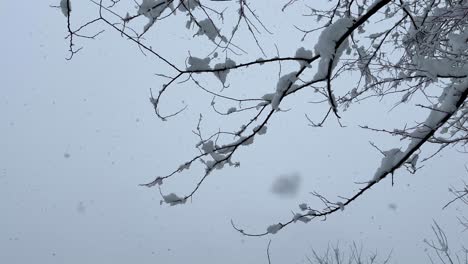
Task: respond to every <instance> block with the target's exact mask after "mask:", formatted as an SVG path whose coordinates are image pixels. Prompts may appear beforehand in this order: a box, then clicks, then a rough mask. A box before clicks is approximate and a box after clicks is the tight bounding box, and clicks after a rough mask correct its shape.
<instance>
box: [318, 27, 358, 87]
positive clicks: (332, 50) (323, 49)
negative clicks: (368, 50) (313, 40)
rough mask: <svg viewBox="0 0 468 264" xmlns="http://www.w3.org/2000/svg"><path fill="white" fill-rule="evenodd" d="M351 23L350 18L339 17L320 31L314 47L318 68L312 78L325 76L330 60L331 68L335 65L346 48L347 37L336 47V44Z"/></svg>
mask: <svg viewBox="0 0 468 264" xmlns="http://www.w3.org/2000/svg"><path fill="white" fill-rule="evenodd" d="M352 25H353V19H352V18H340V19H338V20H337V21H335V23H333V24H331V25H329V26H328V27H327V28H325V29H324V30H323V31H322V33H321V34H320V37H319V40H318V42H317V44H316V45H315V47H314V49H315V53H317V54H319V55H320V61H319V65H318V69H317V73H316V74H315V76H314V79H316V80H319V79H324V78H326V76H327V73H328V67H329V64H330V63H331V61H332V60H333V65H332V70H333V68H334V67H335V66H336V65H337V63H338V61H339V59H340V57H341V55H342V54H343V51H344V50H345V49H346V48H348V44H349V43H348V39H346V40H345V41H343V42H342V43H341V45H340V46H339V47H338V48H337V47H336V44H337V42H338V40H339V39H340V38H341V37H342V36H343V35H344V34H345V33H346V32H347V31H348V29H349V28H350V27H351V26H352Z"/></svg>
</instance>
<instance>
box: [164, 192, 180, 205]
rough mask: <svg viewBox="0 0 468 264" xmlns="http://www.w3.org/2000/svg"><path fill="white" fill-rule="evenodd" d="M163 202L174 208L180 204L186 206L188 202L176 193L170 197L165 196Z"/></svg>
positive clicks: (169, 195)
mask: <svg viewBox="0 0 468 264" xmlns="http://www.w3.org/2000/svg"><path fill="white" fill-rule="evenodd" d="M162 197H163V200H164V202H165V203H167V204H169V205H171V206H174V205H178V204H184V203H185V202H186V200H185V199H184V198H182V197H179V196H177V194H175V193H170V194H168V195H163V196H162Z"/></svg>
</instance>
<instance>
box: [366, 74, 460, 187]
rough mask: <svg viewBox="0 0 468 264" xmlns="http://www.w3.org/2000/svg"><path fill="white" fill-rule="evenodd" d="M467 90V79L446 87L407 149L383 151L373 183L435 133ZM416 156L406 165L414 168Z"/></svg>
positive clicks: (413, 135) (414, 132) (413, 133)
mask: <svg viewBox="0 0 468 264" xmlns="http://www.w3.org/2000/svg"><path fill="white" fill-rule="evenodd" d="M467 90H468V78H464V79H463V80H462V81H460V82H459V83H458V84H450V85H448V86H447V87H446V88H445V89H444V91H443V93H442V95H441V96H440V97H439V104H438V105H435V106H434V107H433V109H432V110H431V112H430V114H429V116H428V117H427V119H426V120H425V121H424V123H423V124H422V125H421V126H419V127H418V128H416V129H415V130H414V131H413V132H412V133H411V142H410V144H409V145H408V147H407V149H406V150H405V151H404V152H402V151H401V150H400V149H396V148H395V149H391V150H388V151H384V154H385V157H383V158H382V162H381V165H380V167H379V168H378V169H377V171H376V172H375V174H374V177H373V179H372V180H373V181H376V182H377V181H379V180H380V179H381V178H382V177H383V176H385V175H386V173H389V172H393V171H394V170H395V169H397V168H398V167H399V166H401V164H402V163H403V160H404V159H405V158H406V156H408V154H409V153H413V152H414V150H415V148H418V146H419V144H420V143H421V142H424V141H425V140H426V138H427V137H428V136H431V135H433V134H434V133H435V131H436V130H437V129H439V128H440V127H441V126H442V125H443V124H444V119H446V118H448V117H450V116H451V115H452V114H453V113H454V112H456V111H457V110H458V108H457V102H458V101H459V100H460V96H461V95H462V94H463V93H466V91H467ZM417 160H418V156H417V155H414V156H413V157H412V158H409V160H408V163H409V164H410V165H411V166H412V167H413V168H415V167H416V162H417Z"/></svg>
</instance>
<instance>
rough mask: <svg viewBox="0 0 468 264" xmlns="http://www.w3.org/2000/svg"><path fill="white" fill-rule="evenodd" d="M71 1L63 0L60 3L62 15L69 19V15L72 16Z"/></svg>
mask: <svg viewBox="0 0 468 264" xmlns="http://www.w3.org/2000/svg"><path fill="white" fill-rule="evenodd" d="M70 2H71V0H61V1H60V9H61V10H62V14H63V15H64V16H66V17H68V15H69V14H70V12H71V3H70Z"/></svg>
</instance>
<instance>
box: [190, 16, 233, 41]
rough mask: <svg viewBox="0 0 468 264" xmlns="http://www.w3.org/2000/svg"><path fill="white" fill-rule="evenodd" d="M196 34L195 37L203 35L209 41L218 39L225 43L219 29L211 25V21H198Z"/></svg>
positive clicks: (224, 38)
mask: <svg viewBox="0 0 468 264" xmlns="http://www.w3.org/2000/svg"><path fill="white" fill-rule="evenodd" d="M198 27H199V28H198V32H197V34H195V35H200V36H201V35H205V36H207V37H208V39H210V40H211V41H213V42H215V39H216V37H218V36H219V37H220V38H221V40H222V41H224V42H227V39H226V37H224V36H221V35H220V34H219V29H218V28H217V27H216V26H215V24H213V21H212V20H210V19H208V18H206V19H204V20H201V21H198Z"/></svg>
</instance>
